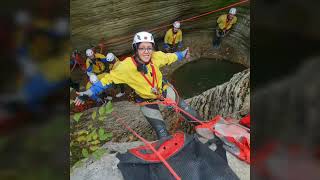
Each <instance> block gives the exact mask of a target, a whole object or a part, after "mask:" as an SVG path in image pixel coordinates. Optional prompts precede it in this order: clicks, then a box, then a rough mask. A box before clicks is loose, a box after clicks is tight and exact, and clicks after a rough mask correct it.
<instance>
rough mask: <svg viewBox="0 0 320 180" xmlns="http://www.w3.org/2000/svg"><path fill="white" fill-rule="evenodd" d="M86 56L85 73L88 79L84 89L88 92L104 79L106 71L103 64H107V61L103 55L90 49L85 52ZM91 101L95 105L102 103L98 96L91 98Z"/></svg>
mask: <svg viewBox="0 0 320 180" xmlns="http://www.w3.org/2000/svg"><path fill="white" fill-rule="evenodd" d="M86 56H87V59H86V71H87V75H88V77H89V81H88V83H87V85H86V89H87V90H88V89H89V88H90V87H91V86H92V84H94V83H96V82H97V81H98V80H99V79H101V78H102V77H104V75H105V71H106V70H107V69H106V65H105V63H109V60H108V58H107V57H106V56H105V55H103V54H100V53H94V52H93V50H92V49H87V50H86ZM92 99H93V100H94V101H96V102H97V103H101V102H103V100H102V99H101V98H100V97H99V94H97V95H94V96H92ZM109 99H111V97H109Z"/></svg>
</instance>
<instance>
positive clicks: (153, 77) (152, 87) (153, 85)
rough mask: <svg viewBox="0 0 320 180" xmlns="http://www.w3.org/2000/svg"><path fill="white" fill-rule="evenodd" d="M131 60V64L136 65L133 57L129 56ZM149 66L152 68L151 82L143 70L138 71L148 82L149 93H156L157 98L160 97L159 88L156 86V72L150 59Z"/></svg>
mask: <svg viewBox="0 0 320 180" xmlns="http://www.w3.org/2000/svg"><path fill="white" fill-rule="evenodd" d="M131 60H132V62H133V64H134V65H135V66H137V67H138V65H137V62H136V61H135V60H134V58H133V57H131ZM150 66H151V69H152V75H151V76H152V83H151V82H150V80H149V79H148V78H147V77H146V75H145V74H144V73H143V72H140V74H141V75H142V77H143V78H144V79H145V80H146V81H147V82H148V84H149V85H150V86H151V93H153V94H155V95H157V96H158V97H159V98H161V95H160V90H159V88H158V80H157V72H156V70H155V68H154V65H153V63H152V61H151V60H150Z"/></svg>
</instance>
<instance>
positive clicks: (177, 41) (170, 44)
mask: <svg viewBox="0 0 320 180" xmlns="http://www.w3.org/2000/svg"><path fill="white" fill-rule="evenodd" d="M172 25H173V28H170V29H169V30H168V31H167V32H166V35H165V37H164V50H165V52H175V51H179V50H181V48H182V31H181V29H180V22H179V21H175V22H174V23H173V24H172Z"/></svg>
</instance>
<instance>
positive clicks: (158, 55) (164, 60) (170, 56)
mask: <svg viewBox="0 0 320 180" xmlns="http://www.w3.org/2000/svg"><path fill="white" fill-rule="evenodd" d="M177 60H178V56H177V55H176V54H175V53H164V52H162V51H157V52H154V53H153V54H152V62H153V63H154V64H155V65H156V66H158V67H159V68H160V67H163V66H165V65H169V64H171V63H174V62H176V61H177Z"/></svg>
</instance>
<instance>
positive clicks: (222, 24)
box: [217, 14, 237, 30]
mask: <svg viewBox="0 0 320 180" xmlns="http://www.w3.org/2000/svg"><path fill="white" fill-rule="evenodd" d="M227 16H228V15H227V14H223V15H221V16H220V17H219V18H218V20H217V23H218V26H219V29H221V30H229V29H230V28H231V27H232V25H233V24H235V23H236V22H237V17H236V16H234V17H233V18H232V20H231V21H229V22H227Z"/></svg>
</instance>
